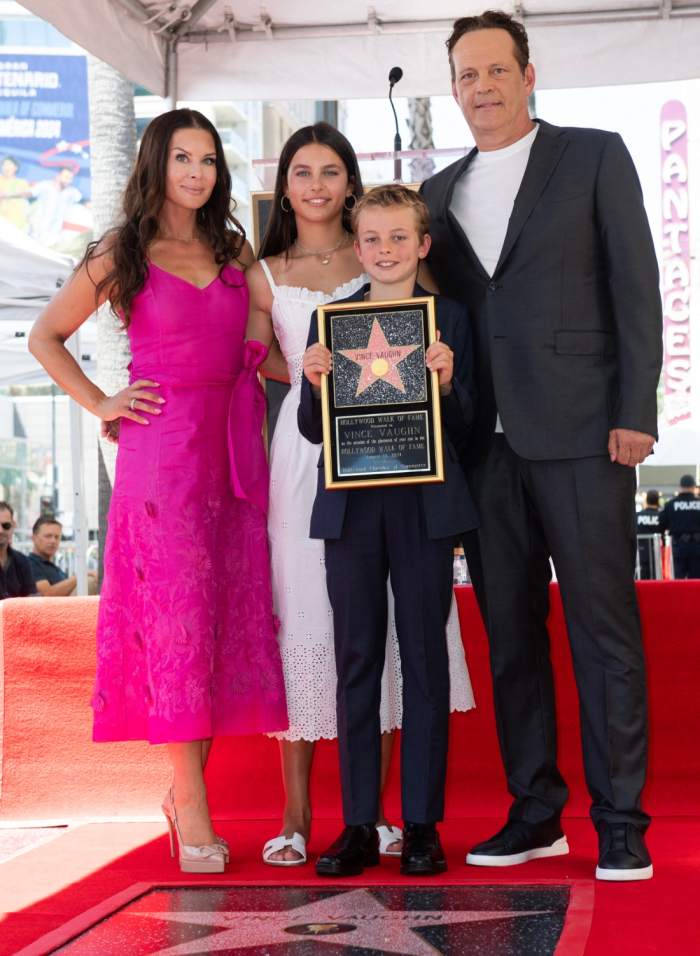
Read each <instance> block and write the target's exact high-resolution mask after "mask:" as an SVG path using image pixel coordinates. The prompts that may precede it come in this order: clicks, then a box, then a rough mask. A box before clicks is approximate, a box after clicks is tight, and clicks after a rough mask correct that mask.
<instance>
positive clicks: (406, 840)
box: [401, 823, 447, 876]
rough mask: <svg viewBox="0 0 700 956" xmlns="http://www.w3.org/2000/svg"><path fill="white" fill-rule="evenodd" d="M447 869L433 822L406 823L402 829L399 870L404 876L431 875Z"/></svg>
mask: <svg viewBox="0 0 700 956" xmlns="http://www.w3.org/2000/svg"><path fill="white" fill-rule="evenodd" d="M446 869H447V862H446V860H445V854H444V853H443V850H442V845H441V843H440V835H439V834H438V832H437V830H436V828H435V824H434V823H406V824H404V830H403V850H402V851H401V872H402V873H403V874H405V875H406V876H433V875H434V874H435V873H444V872H445V870H446Z"/></svg>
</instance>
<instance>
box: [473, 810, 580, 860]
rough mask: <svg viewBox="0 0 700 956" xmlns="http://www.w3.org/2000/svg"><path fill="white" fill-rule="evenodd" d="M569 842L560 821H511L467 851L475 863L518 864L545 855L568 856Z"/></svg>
mask: <svg viewBox="0 0 700 956" xmlns="http://www.w3.org/2000/svg"><path fill="white" fill-rule="evenodd" d="M568 852H569V844H568V843H567V842H566V837H565V836H564V834H563V833H562V829H561V825H560V823H559V821H558V820H549V821H547V822H545V823H527V822H526V821H525V820H509V821H508V823H506V825H505V826H504V827H503V829H501V830H499V831H498V833H497V834H496V835H495V836H493V837H491V839H490V840H485V841H484V842H483V843H477V845H476V846H475V847H472V849H471V850H470V851H469V853H467V863H471V864H472V865H473V866H515V865H516V864H517V863H527V861H528V860H537V859H539V858H540V857H543V856H564V855H565V854H566V853H568Z"/></svg>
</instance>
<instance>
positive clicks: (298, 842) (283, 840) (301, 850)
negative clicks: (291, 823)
mask: <svg viewBox="0 0 700 956" xmlns="http://www.w3.org/2000/svg"><path fill="white" fill-rule="evenodd" d="M287 847H291V848H292V850H294V851H295V852H296V853H298V854H299V856H300V857H301V859H299V860H271V859H270V857H271V856H272V854H273V853H279V851H280V850H286V849H287ZM262 858H263V863H267V864H268V865H269V866H301V865H302V863H306V840H305V839H304V837H303V836H302V835H301V833H293V834H292V835H291V836H290V837H287V836H285V835H284V834H282V835H281V836H278V837H273V838H272V839H271V840H268V841H267V843H266V844H265V846H264V847H263V851H262Z"/></svg>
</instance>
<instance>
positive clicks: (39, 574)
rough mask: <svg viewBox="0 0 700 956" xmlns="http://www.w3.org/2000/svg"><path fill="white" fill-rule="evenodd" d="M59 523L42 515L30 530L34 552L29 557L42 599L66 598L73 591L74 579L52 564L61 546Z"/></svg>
mask: <svg viewBox="0 0 700 956" xmlns="http://www.w3.org/2000/svg"><path fill="white" fill-rule="evenodd" d="M61 529H62V525H61V522H60V521H57V520H56V519H55V518H54V517H53V516H50V515H42V517H40V518H37V520H36V521H35V522H34V527H33V528H32V543H33V545H34V551H33V552H32V553H31V554H30V555H29V561H30V563H31V566H32V574H33V576H34V583H35V585H36V589H37V591H38V592H39V594H40V595H41V596H42V597H68V595H70V594H72V593H73V591H74V590H75V585H76V578H75V575H74V574H71V575H70V577H69V576H68V575H67V574H66V572H65V571H63V570H62V569H61V568H59V567H58V565H57V564H56V563H55V562H54V557H55V556H56V552H57V551H58V549H59V547H60V546H61Z"/></svg>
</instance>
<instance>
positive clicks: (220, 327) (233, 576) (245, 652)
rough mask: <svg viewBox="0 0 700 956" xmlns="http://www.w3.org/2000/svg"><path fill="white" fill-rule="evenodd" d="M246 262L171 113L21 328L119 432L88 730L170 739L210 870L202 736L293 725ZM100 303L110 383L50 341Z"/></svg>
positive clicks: (209, 139) (184, 125)
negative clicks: (120, 211) (101, 222)
mask: <svg viewBox="0 0 700 956" xmlns="http://www.w3.org/2000/svg"><path fill="white" fill-rule="evenodd" d="M250 261H252V253H251V251H250V247H249V245H248V243H246V242H245V236H244V233H243V230H242V228H241V227H240V226H239V224H238V223H237V222H236V220H235V219H234V218H233V217H232V215H231V213H230V177H229V174H228V170H227V168H226V164H225V160H224V155H223V150H222V147H221V141H220V139H219V137H218V135H217V133H216V130H215V129H214V127H213V126H212V125H211V123H210V122H209V121H208V120H207V119H206V118H205V117H204V116H203V115H202V114H201V113H198V112H195V111H193V110H186V109H180V110H173V111H171V112H169V113H165V114H163V115H162V116H159V117H157V118H156V119H154V120H153V121H152V122H151V124H150V125H149V127H148V128H147V130H146V132H145V134H144V137H143V141H142V144H141V148H140V150H139V156H138V159H137V163H136V167H135V170H134V172H133V175H132V177H131V179H130V181H129V184H128V186H127V189H126V192H125V196H124V219H123V223H122V225H121V226H119V227H117V228H116V229H114V230H112V231H111V232H110V233H108V234H107V236H106V237H105V238H104V239H103V240H102V241H101V242H99V243H95V244H93V245H92V246H91V247H90V248H89V249H88V252H87V253H86V256H85V258H84V260H83V262H82V263H81V265H80V266H79V268H78V269H77V270H76V272H75V274H74V276H73V278H72V279H71V281H70V282H69V283H68V284H67V285H66V286H65V287H64V288H63V289H62V290H61V291H60V292H59V293H58V294H57V296H56V297H55V298H54V300H53V301H52V303H51V304H50V305H49V306H48V308H47V309H46V310H45V312H44V313H43V315H42V316H41V318H40V319H39V320H38V322H37V324H36V325H35V327H34V329H33V331H32V335H31V339H30V348H31V350H32V352H33V353H34V355H35V356H36V357H37V358H38V359H39V361H40V362H41V363H42V364H43V365H44V367H45V368H46V369H47V371H48V372H49V374H50V375H51V376H52V378H53V379H54V380H55V381H56V382H57V384H58V385H60V386H61V388H63V389H64V390H65V391H66V392H67V393H68V394H69V395H71V396H72V397H73V398H74V399H75V400H76V401H78V402H80V404H81V405H83V406H84V407H85V408H87V409H89V410H90V411H92V412H94V413H95V414H96V415H98V416H99V417H100V418H101V419H102V421H103V430H104V429H106V430H107V431H109V430H110V429H112V428H113V426H114V425H115V424H119V426H120V427H119V451H118V456H117V470H116V478H115V483H114V489H113V493H112V500H111V504H110V512H109V531H108V535H107V541H106V549H105V575H104V585H103V588H102V595H101V600H100V610H99V618H98V628H97V681H96V687H95V693H94V696H93V701H92V703H93V709H94V739H95V740H97V741H106V740H134V739H143V740H148V741H150V742H151V743H166V744H167V745H168V749H169V754H170V758H171V761H172V766H173V786H172V788H171V790H170V793H169V794H168V797H167V799H166V802H165V803H164V805H163V809H164V812H165V814H166V817H167V819H168V824H169V827H170V834H171V848H172V842H173V841H172V837H173V830H175V831H176V832H177V836H178V840H179V855H180V867H181V869H182V870H184V871H188V872H195V871H196V872H223V869H224V864H225V862H226V860H227V859H228V847H227V845H226V842H225V841H224V840H223V839H222V838H220V837H217V835H216V834H215V833H214V830H213V828H212V822H211V817H210V815H209V810H208V805H207V796H206V788H205V784H204V776H203V768H204V764H205V762H206V757H207V754H208V751H209V745H210V743H211V740H212V738H213V737H215V736H219V735H230V734H249V733H255V732H258V731H277V730H282V729H284V728H286V726H287V715H286V702H285V694H284V681H283V677H282V669H281V663H280V657H279V650H278V646H277V641H276V637H275V622H274V618H273V614H272V599H271V589H270V577H269V566H268V549H267V537H266V505H267V476H266V473H265V471H266V466H265V456H264V452H263V447H262V440H261V430H260V424H261V420H262V413H263V404H264V399H263V397H262V394H261V390H260V387H259V385H258V383H257V379H256V374H255V370H256V367H257V365H258V364H259V363H260V362H261V361H262V359H263V358H264V350H261V347H260V346H257V347H256V346H255V344H252V343H251V344H250V345H244V333H245V326H246V320H247V313H248V288H247V285H246V281H245V276H244V269H245V266H246V265H247V264H248V263H249V262H250ZM107 300H109V301H110V302H111V305H112V308H113V309H115V310H118V312H119V314H120V316H121V318H122V320H123V322H124V325H125V326H126V328H127V331H128V335H129V339H130V343H131V350H132V363H131V366H130V371H131V376H130V379H131V384H130V385H129V386H128V388H125V389H124V390H123V391H121V392H119V393H118V394H116V395H112V396H108V395H105V394H104V393H103V392H102V391H101V390H100V389H99V388H98V387H97V386H96V385H94V384H93V383H92V382H91V381H90V380H89V379H87V378H86V377H85V375H84V374H83V372H82V371H81V370H80V368H79V366H78V365H77V363H76V362H75V361H74V359H73V358H72V357H71V355H70V353H69V352H68V351H67V349H66V348H65V347H64V344H63V343H64V342H65V340H66V339H67V338H68V336H69V335H71V334H72V333H73V332H74V331H75V330H76V329H77V328H78V327H79V326H80V325H81V324H82V323H83V322H84V321H85V320H86V319H87V318H88V316H89V315H90V314H91V313H92V312H93V311H94V309H95V306H96V304H99V303H101V302H104V301H107Z"/></svg>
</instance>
